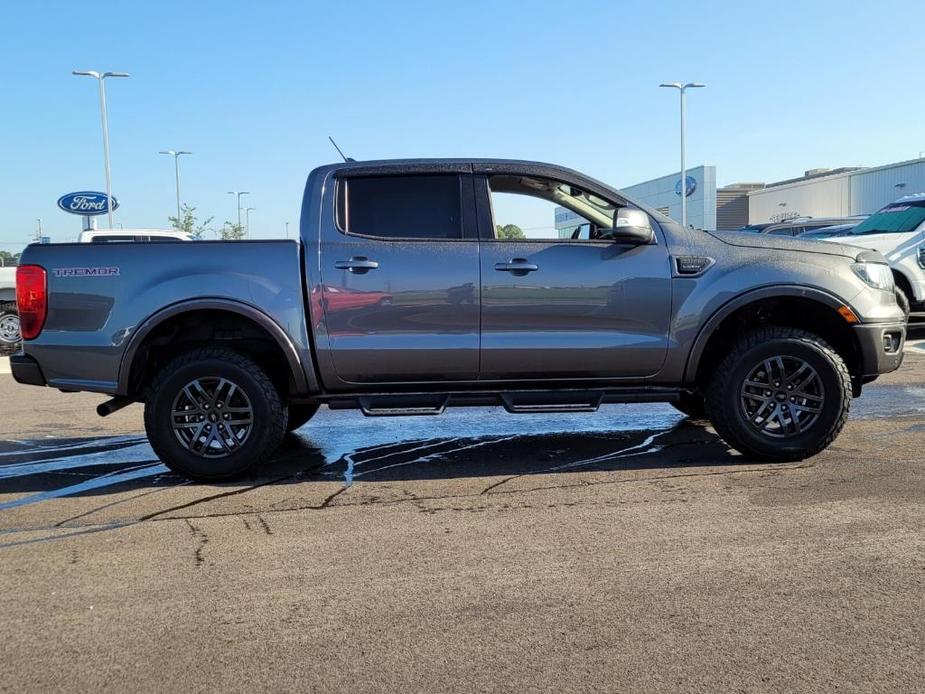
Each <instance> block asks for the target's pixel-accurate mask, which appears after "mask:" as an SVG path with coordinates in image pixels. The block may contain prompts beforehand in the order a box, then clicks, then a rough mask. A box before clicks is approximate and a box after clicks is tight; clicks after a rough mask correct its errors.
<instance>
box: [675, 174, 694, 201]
mask: <svg viewBox="0 0 925 694" xmlns="http://www.w3.org/2000/svg"><path fill="white" fill-rule="evenodd" d="M684 179H685V181H684V182H685V183H686V184H687V185H685V186H684V197H686V198H689V197H690V196H691V195H693V194H694V191H695V190H697V180H696V179H695V178H694V177H693V176H685V177H684ZM674 194H675V195H678V196H680V195H681V179H680V178H679V179H678V182H677V183H675V184H674Z"/></svg>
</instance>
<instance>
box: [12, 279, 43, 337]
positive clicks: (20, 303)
mask: <svg viewBox="0 0 925 694" xmlns="http://www.w3.org/2000/svg"><path fill="white" fill-rule="evenodd" d="M16 306H17V308H18V310H19V332H20V334H21V335H22V338H23V339H24V340H33V339H35V338H36V337H38V336H39V333H41V332H42V328H43V327H44V326H45V316H46V315H48V280H47V277H46V275H45V268H43V267H41V266H40V265H20V266H19V267H18V268H16Z"/></svg>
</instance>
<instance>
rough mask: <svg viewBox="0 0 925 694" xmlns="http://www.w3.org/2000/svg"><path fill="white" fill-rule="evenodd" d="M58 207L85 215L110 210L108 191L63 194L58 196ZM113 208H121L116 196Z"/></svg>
mask: <svg viewBox="0 0 925 694" xmlns="http://www.w3.org/2000/svg"><path fill="white" fill-rule="evenodd" d="M58 207H59V208H60V209H62V210H64V211H65V212H69V213H71V214H79V215H83V216H85V217H86V216H91V215H97V214H106V213H107V212H109V208H108V207H107V205H106V193H97V192H95V191H92V190H83V191H80V192H78V193H68V194H67V195H62V196H61V197H60V198H58ZM112 209H113V210H117V209H119V201H118V200H116V199H115V198H112Z"/></svg>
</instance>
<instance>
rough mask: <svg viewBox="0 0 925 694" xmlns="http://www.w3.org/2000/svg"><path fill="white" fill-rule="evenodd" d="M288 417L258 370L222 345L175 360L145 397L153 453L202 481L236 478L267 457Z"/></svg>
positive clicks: (256, 366) (283, 406)
mask: <svg viewBox="0 0 925 694" xmlns="http://www.w3.org/2000/svg"><path fill="white" fill-rule="evenodd" d="M286 422H287V415H286V407H285V405H284V404H283V402H282V400H281V398H280V395H279V392H278V391H277V389H276V387H275V386H274V385H273V382H272V381H271V380H270V379H269V377H268V376H267V375H266V373H265V372H264V371H263V369H262V368H260V366H259V365H258V364H257V363H256V362H254V361H253V360H251V359H250V358H248V357H245V356H243V355H241V354H238V353H236V352H232V351H229V350H224V349H211V348H204V349H197V350H193V351H191V352H188V353H187V354H184V355H182V356H180V357H177V358H176V359H174V360H173V361H172V362H170V363H169V364H167V366H165V367H164V368H163V369H162V370H161V371H160V373H159V374H158V375H157V377H156V378H155V380H154V382H153V383H152V385H151V389H150V394H149V396H148V398H147V402H146V404H145V430H146V431H147V434H148V440H149V441H150V442H151V447H152V448H154V451H155V453H157V455H158V456H159V457H160V458H161V460H162V461H163V462H164V464H165V465H167V467H169V468H170V469H171V470H174V471H176V472H179V473H180V474H183V475H186V476H187V477H191V478H193V479H200V480H219V479H228V478H231V477H235V476H237V475H240V474H242V473H243V472H245V471H246V470H248V469H249V468H251V467H253V466H254V465H256V464H258V463H261V462H263V461H264V460H266V459H267V458H269V457H270V455H272V454H273V452H274V451H275V450H276V448H277V447H278V446H279V443H280V441H281V440H282V438H283V435H284V434H285V432H286Z"/></svg>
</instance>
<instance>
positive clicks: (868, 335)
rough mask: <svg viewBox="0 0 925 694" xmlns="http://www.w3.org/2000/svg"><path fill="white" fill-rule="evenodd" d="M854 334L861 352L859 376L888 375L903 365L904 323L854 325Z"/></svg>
mask: <svg viewBox="0 0 925 694" xmlns="http://www.w3.org/2000/svg"><path fill="white" fill-rule="evenodd" d="M854 334H855V337H857V340H858V345H859V347H860V350H861V354H860V356H861V374H860V375H861V376H874V377H876V376H879V375H880V374H886V373H890V372H891V371H896V369H898V368H899V367H900V365H901V364H902V363H903V347H904V346H905V344H906V324H905V323H902V322H899V323H874V324H868V325H863V324H861V325H855V326H854Z"/></svg>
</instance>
